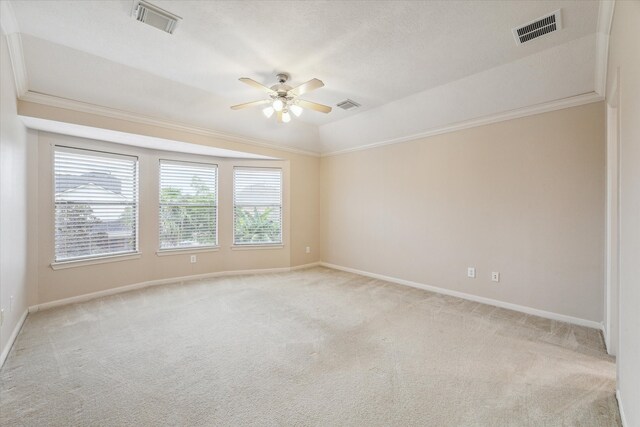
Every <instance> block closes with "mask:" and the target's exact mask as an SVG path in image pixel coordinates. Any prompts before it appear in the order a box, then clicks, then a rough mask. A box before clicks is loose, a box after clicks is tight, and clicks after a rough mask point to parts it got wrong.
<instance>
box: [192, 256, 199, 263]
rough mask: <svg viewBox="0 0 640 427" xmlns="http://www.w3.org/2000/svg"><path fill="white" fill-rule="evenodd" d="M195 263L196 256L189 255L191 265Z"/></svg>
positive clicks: (196, 260)
mask: <svg viewBox="0 0 640 427" xmlns="http://www.w3.org/2000/svg"><path fill="white" fill-rule="evenodd" d="M196 262H198V256H197V255H191V264H195V263H196Z"/></svg>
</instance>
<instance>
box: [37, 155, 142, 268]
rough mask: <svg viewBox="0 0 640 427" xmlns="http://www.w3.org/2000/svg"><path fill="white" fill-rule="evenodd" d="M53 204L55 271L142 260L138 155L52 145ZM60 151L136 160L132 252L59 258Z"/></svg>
mask: <svg viewBox="0 0 640 427" xmlns="http://www.w3.org/2000/svg"><path fill="white" fill-rule="evenodd" d="M51 147H52V149H51V163H50V164H51V178H52V179H51V198H52V200H51V203H52V207H53V209H52V231H53V236H52V241H53V257H52V258H53V261H52V262H51V264H50V265H51V268H52V269H54V270H59V269H63V268H69V267H75V266H83V265H92V264H102V263H105V262H114V261H124V260H129V259H136V258H140V256H141V253H140V156H139V155H137V154H124V153H117V152H113V151H105V150H100V149H95V148H86V147H77V146H73V145H64V144H52V145H51ZM58 151H66V152H81V153H86V154H85V155H93V156H95V157H105V158H120V159H129V160H131V159H133V160H134V168H133V170H134V180H133V183H134V187H135V189H134V201H135V203H133V206H135V216H134V222H133V228H134V233H133V236H134V248H133V249H132V250H130V251H121V252H107V253H103V254H95V255H86V256H79V257H72V258H64V259H58V258H57V250H56V249H57V245H56V231H57V226H56V212H57V204H58V202H57V197H56V152H58Z"/></svg>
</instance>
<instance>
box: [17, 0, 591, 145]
mask: <svg viewBox="0 0 640 427" xmlns="http://www.w3.org/2000/svg"><path fill="white" fill-rule="evenodd" d="M152 3H154V4H156V5H158V6H160V7H162V8H164V9H167V10H169V11H171V12H173V13H175V14H177V15H180V16H181V17H182V18H183V20H182V21H181V22H180V24H179V25H178V27H177V29H176V31H175V33H174V34H173V35H169V34H166V33H164V32H162V31H159V30H157V29H155V28H152V27H149V26H147V25H144V24H142V23H140V22H137V21H135V20H134V19H133V18H132V17H131V9H132V4H133V0H125V1H55V2H53V1H34V0H28V1H21V0H12V1H11V5H12V8H13V10H14V13H15V17H16V21H17V23H18V27H19V29H20V32H21V33H22V43H23V50H24V57H25V63H26V68H27V74H28V85H29V89H30V90H31V91H35V92H41V93H45V94H50V95H54V96H58V97H62V98H68V99H73V100H78V101H82V102H87V103H91V104H96V105H101V106H105V107H110V108H116V109H119V110H124V111H130V112H134V113H138V114H143V115H147V116H151V117H156V118H159V119H166V120H171V121H175V122H179V123H185V124H191V125H195V126H200V127H205V128H209V129H212V130H216V131H221V132H226V133H232V134H236V135H240V136H246V137H251V138H259V139H262V140H267V141H271V142H273V143H276V144H280V145H282V146H285V147H294V148H298V149H304V150H309V151H315V152H320V151H325V152H326V151H335V150H342V149H346V148H351V147H355V146H360V145H365V144H371V143H375V142H378V141H380V140H388V139H393V138H401V137H406V136H407V135H411V134H417V133H420V132H424V131H426V130H429V129H433V128H437V127H442V126H446V125H448V124H451V123H455V122H459V121H464V120H469V119H473V118H476V117H481V116H485V115H489V114H495V113H499V112H503V111H508V110H512V109H514V108H522V107H526V106H530V105H534V104H539V103H543V102H548V101H553V100H557V99H561V98H566V97H571V96H576V95H580V94H583V93H588V92H593V90H594V85H595V70H596V64H595V61H596V55H595V51H596V37H595V33H596V30H597V26H598V9H599V2H597V1H429V2H426V1H425V2H419V1H392V2H386V1H375V2H362V1H298V2H294V1H290V2H281V1H270V2H266V1H243V2H240V1H161V0H155V1H152ZM558 8H562V13H563V26H564V29H563V30H562V31H559V32H557V33H553V34H550V35H548V36H545V37H542V38H540V39H536V40H533V41H531V42H529V43H526V44H524V45H520V46H518V45H516V44H515V42H514V40H513V36H512V33H511V28H512V27H514V26H517V25H520V24H524V23H526V22H528V21H530V20H532V19H535V18H538V17H540V16H542V15H544V14H546V13H549V12H552V11H554V10H556V9H558ZM277 71H286V72H289V73H290V74H291V76H292V80H293V84H296V83H301V82H303V81H306V80H308V79H311V78H313V77H316V78H319V79H321V80H323V81H324V83H325V84H326V86H325V87H324V88H322V89H319V90H317V91H315V92H312V93H310V94H308V95H306V96H305V97H304V98H306V99H309V100H311V101H315V102H320V103H324V104H327V105H331V106H335V104H336V103H338V102H340V101H342V100H344V99H346V98H350V99H353V100H355V101H357V102H359V103H361V104H362V108H360V109H358V110H356V111H352V112H345V111H342V110H340V109H339V108H334V111H333V112H331V113H330V114H328V115H323V114H321V113H317V112H313V111H305V113H304V114H303V116H302V117H301V118H300V119H294V120H293V121H292V122H291V123H288V124H278V123H276V122H275V120H273V119H272V120H267V119H265V118H264V117H263V116H262V115H261V114H260V111H259V110H258V109H255V110H243V111H231V110H230V109H229V106H230V105H233V104H237V103H241V102H247V101H251V100H256V99H261V98H262V94H261V93H260V92H259V91H257V90H255V89H252V88H250V87H248V86H245V85H243V84H242V83H240V82H238V80H237V79H238V78H239V77H252V78H254V79H256V80H258V81H260V82H263V83H264V84H266V85H271V84H273V83H275V77H274V74H275V73H276V72H277Z"/></svg>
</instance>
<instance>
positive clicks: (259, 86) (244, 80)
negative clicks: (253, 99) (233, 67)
mask: <svg viewBox="0 0 640 427" xmlns="http://www.w3.org/2000/svg"><path fill="white" fill-rule="evenodd" d="M238 80H240V81H241V82H242V83H245V84H248V85H249V86H253V87H255V88H257V89H260V90H263V91H265V92H267V93H268V94H274V93H277V92H276V91H275V90H272V89H270V88H268V87H266V86H265V85H263V84H261V83H258V82H257V81H255V80H253V79H250V78H249V77H240V78H239V79H238Z"/></svg>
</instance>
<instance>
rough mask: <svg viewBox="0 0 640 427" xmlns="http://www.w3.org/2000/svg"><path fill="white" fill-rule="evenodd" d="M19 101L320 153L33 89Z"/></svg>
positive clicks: (224, 138) (251, 142) (287, 149)
mask: <svg viewBox="0 0 640 427" xmlns="http://www.w3.org/2000/svg"><path fill="white" fill-rule="evenodd" d="M19 98H20V100H21V101H25V102H31V103H34V104H41V105H47V106H49V107H56V108H63V109H65V110H72V111H77V112H80V113H87V114H95V115H99V116H103V117H109V118H112V119H119V120H126V121H129V122H133V123H139V124H144V125H150V126H155V127H160V128H164V129H170V130H175V131H180V132H187V133H192V134H196V135H202V136H206V137H210V138H215V139H220V140H223V141H228V142H236V143H241V144H246V145H251V146H255V147H260V148H268V149H271V150H277V151H285V152H289V153H294V154H301V155H305V156H314V157H319V156H320V153H317V152H313V151H307V150H301V149H298V148H292V147H287V146H282V145H278V144H276V143H273V142H271V141H266V140H260V139H254V138H247V137H242V136H238V135H232V134H228V133H223V132H218V131H214V130H211V129H207V128H202V127H197V126H190V125H186V124H183V123H177V122H171V121H167V120H159V119H156V118H153V117H150V116H145V115H142V114H137V113H132V112H129V111H124V110H118V109H115V108H109V107H103V106H100V105H95V104H89V103H86V102H81V101H75V100H72V99H68V98H61V97H58V96H54V95H48V94H44V93H39V92H34V91H30V90H28V91H27V92H26V93H25V94H24V95H22V96H20V97H19Z"/></svg>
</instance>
